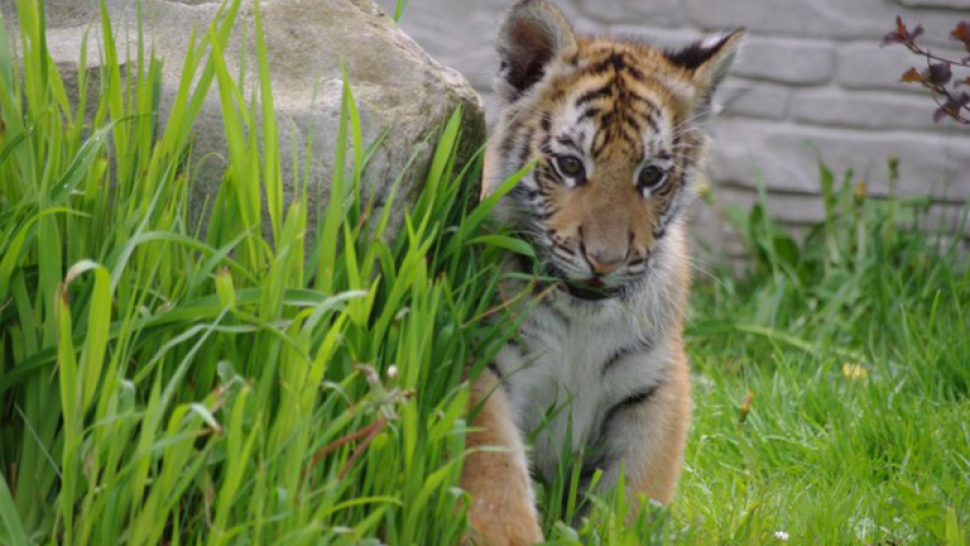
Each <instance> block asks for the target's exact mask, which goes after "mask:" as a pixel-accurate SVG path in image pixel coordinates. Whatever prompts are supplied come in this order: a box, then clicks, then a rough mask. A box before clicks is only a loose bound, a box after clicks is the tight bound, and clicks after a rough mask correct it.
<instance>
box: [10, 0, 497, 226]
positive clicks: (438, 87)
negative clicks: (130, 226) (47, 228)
mask: <svg viewBox="0 0 970 546" xmlns="http://www.w3.org/2000/svg"><path fill="white" fill-rule="evenodd" d="M45 1H46V4H45V7H46V11H47V18H48V24H49V32H48V36H49V39H48V40H49V47H50V51H51V55H52V56H53V58H54V61H55V62H56V63H57V64H58V66H59V67H60V68H61V71H62V74H64V77H65V81H66V82H68V85H70V82H72V81H76V73H77V69H78V67H77V62H78V59H79V51H80V47H81V43H82V38H83V36H84V34H85V32H90V33H91V36H92V37H93V38H94V39H91V40H90V43H89V51H88V63H89V66H90V65H96V64H97V59H99V57H100V53H99V51H100V48H101V45H100V41H101V40H100V18H99V9H98V2H97V1H96V0H45ZM13 4H14V1H13V0H0V8H2V9H3V13H4V14H5V15H6V16H7V18H8V20H10V19H12V18H13V15H14V12H15V9H14V8H13ZM137 4H138V3H137V2H135V1H134V0H108V1H107V6H108V10H109V12H110V14H111V17H112V22H113V25H114V27H115V34H116V41H117V43H118V49H119V52H120V56H121V58H124V51H125V47H126V41H127V43H128V44H131V45H132V46H133V45H134V43H135V40H136V39H137V32H136V28H137V27H136V24H137ZM141 4H142V11H143V13H144V14H145V27H146V31H147V33H148V34H149V37H150V40H151V42H152V47H154V51H155V54H156V56H158V57H159V58H161V59H162V60H163V62H164V68H163V87H162V100H161V109H162V111H161V113H160V118H159V119H160V120H165V119H167V118H168V111H169V108H170V105H171V103H172V101H173V99H174V96H175V93H176V92H177V90H178V83H179V78H180V73H181V70H182V64H181V63H182V59H183V58H184V56H185V53H186V51H187V49H188V46H189V41H190V39H191V35H192V31H193V29H195V30H196V32H197V33H202V32H205V31H206V29H207V28H208V26H209V24H210V23H211V21H212V20H213V19H214V18H215V16H216V14H217V12H218V10H219V7H220V5H221V4H222V1H221V0H142V1H141ZM260 6H261V9H262V14H263V27H264V29H265V39H266V45H267V49H268V57H269V65H270V71H271V73H272V80H273V93H274V101H275V106H276V111H277V116H278V125H279V130H280V149H281V154H282V156H281V160H282V168H283V173H282V174H283V181H284V185H285V188H286V191H287V197H289V196H290V195H292V189H293V188H292V186H293V179H294V177H293V172H292V164H293V161H292V160H291V158H292V155H291V150H292V149H293V148H294V147H295V148H296V149H297V150H298V153H299V154H301V155H302V153H303V150H305V143H306V140H307V138H308V136H309V135H310V134H311V131H312V139H313V151H312V156H311V158H312V163H311V177H310V186H309V187H310V194H311V208H310V210H311V213H312V211H313V210H315V208H316V206H315V205H316V202H315V200H316V199H318V198H322V199H326V198H327V197H328V195H329V191H328V188H329V183H330V178H331V170H332V166H331V162H332V160H333V157H334V150H335V144H336V138H337V128H338V124H339V120H340V101H341V93H342V85H343V76H342V73H341V65H345V66H346V70H347V74H348V77H349V80H350V84H351V87H352V89H353V92H354V97H355V99H356V101H357V105H358V109H359V113H360V117H361V121H362V131H363V137H364V142H365V144H366V143H369V142H371V141H373V140H374V139H376V138H377V137H378V136H379V135H380V134H381V133H382V132H383V131H384V130H385V129H388V128H389V132H388V134H387V136H386V138H385V139H384V141H383V143H382V144H381V147H380V149H379V150H378V152H377V153H376V154H375V155H374V157H373V159H372V162H371V163H370V164H369V165H368V170H367V172H366V174H365V183H366V184H368V185H369V187H370V188H372V189H373V191H375V192H376V194H375V195H376V196H377V198H378V202H380V201H381V196H383V195H385V194H386V192H387V191H388V190H389V188H390V186H391V184H392V183H393V182H394V180H396V179H397V177H398V176H399V174H400V173H401V172H402V171H403V170H404V169H405V165H406V163H407V162H408V160H409V159H410V158H411V157H412V155H414V156H415V161H414V162H413V164H412V166H411V167H410V168H409V169H408V171H407V174H406V176H405V178H404V181H403V187H402V191H401V192H400V193H399V195H405V196H412V195H413V194H414V190H415V189H416V188H418V187H420V184H421V183H422V182H423V180H424V174H425V173H426V170H427V166H428V164H429V163H430V159H431V156H432V153H433V151H434V145H435V139H434V138H433V137H434V135H435V134H436V131H438V130H439V129H440V128H441V127H442V126H443V124H444V122H445V121H447V119H448V117H449V116H450V115H451V114H452V112H453V111H454V109H455V108H456V107H458V106H459V105H460V106H462V107H463V108H464V111H465V116H464V125H465V126H464V128H463V132H464V133H465V134H481V133H482V131H483V127H484V124H483V123H484V122H483V119H482V111H481V105H480V100H479V98H478V96H477V94H476V92H475V91H474V89H473V88H472V87H471V85H470V84H469V83H468V82H467V81H466V80H465V79H464V78H463V77H462V76H461V75H460V74H459V73H458V72H456V71H454V70H452V69H450V68H446V67H444V66H442V65H440V64H438V63H437V62H436V61H434V60H433V59H432V58H431V57H430V56H428V55H427V54H425V53H424V51H423V50H422V49H421V48H420V47H419V46H418V45H417V44H416V43H415V42H414V41H412V40H411V39H410V38H409V37H408V36H407V35H405V34H404V33H403V32H402V31H401V30H400V29H399V28H398V27H397V25H396V24H395V23H394V21H393V20H392V19H391V17H389V16H388V15H387V14H386V13H385V12H384V11H383V10H382V9H381V8H379V7H378V6H377V5H376V4H374V3H373V1H372V0H261V4H260ZM244 40H246V42H247V43H245V44H244V43H243V42H244ZM244 45H245V51H246V52H247V55H248V59H247V61H246V84H247V86H249V87H251V86H252V85H258V82H257V79H256V75H255V71H256V69H257V63H256V59H255V51H256V48H255V26H254V14H253V10H252V1H251V0H244V1H243V4H242V8H241V9H240V13H239V17H238V19H237V22H236V28H235V29H234V30H233V35H232V38H231V39H230V44H229V47H227V49H226V51H225V56H226V60H227V64H228V65H229V70H230V73H232V74H234V75H235V74H238V73H239V64H240V63H239V60H240V58H241V56H242V52H243V46H244ZM132 51H134V49H132ZM92 69H93V68H92ZM249 91H250V90H249V89H247V92H246V94H245V96H246V97H247V98H248V97H250V96H251V95H250V93H249ZM223 133H224V129H223V125H222V116H221V113H220V107H219V102H218V89H217V84H215V83H214V84H213V87H212V88H211V90H210V92H209V98H208V100H207V102H206V104H205V107H204V109H203V111H202V113H201V115H200V118H199V120H198V122H197V123H196V128H195V136H196V144H195V148H194V152H193V153H194V157H195V158H200V159H199V161H200V166H199V169H198V171H197V173H198V174H197V176H196V190H195V192H194V195H193V200H194V203H193V209H194V211H195V212H198V211H199V210H201V209H202V208H203V207H202V204H203V203H204V202H205V201H206V200H207V199H209V200H210V202H211V199H212V198H213V197H214V196H215V194H216V191H217V189H218V184H219V183H220V180H221V176H222V173H223V172H224V169H225V165H226V163H225V160H224V159H223V158H225V157H226V156H227V154H226V152H225V150H226V143H225V138H224V136H223ZM349 157H352V156H349ZM202 158H204V159H202ZM302 163H303V158H302V157H301V158H300V163H299V164H300V165H302ZM403 210H404V206H403V203H401V202H398V203H396V206H395V210H394V211H393V215H392V218H394V219H395V220H400V219H401V218H402V216H403ZM312 221H313V218H312V217H311V222H312ZM396 224H397V222H395V221H392V225H396Z"/></svg>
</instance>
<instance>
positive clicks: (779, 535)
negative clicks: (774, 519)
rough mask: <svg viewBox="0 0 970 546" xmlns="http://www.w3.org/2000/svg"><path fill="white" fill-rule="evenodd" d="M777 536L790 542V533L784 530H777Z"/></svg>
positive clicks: (783, 540)
mask: <svg viewBox="0 0 970 546" xmlns="http://www.w3.org/2000/svg"><path fill="white" fill-rule="evenodd" d="M775 538H777V539H778V540H780V541H782V542H788V533H786V532H784V531H775Z"/></svg>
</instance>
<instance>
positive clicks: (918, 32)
mask: <svg viewBox="0 0 970 546" xmlns="http://www.w3.org/2000/svg"><path fill="white" fill-rule="evenodd" d="M922 35H923V25H916V28H914V29H913V31H912V32H910V33H909V41H911V42H913V41H916V39H917V38H919V37H920V36H922Z"/></svg>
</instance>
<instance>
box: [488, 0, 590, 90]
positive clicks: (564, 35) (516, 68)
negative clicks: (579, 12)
mask: <svg viewBox="0 0 970 546" xmlns="http://www.w3.org/2000/svg"><path fill="white" fill-rule="evenodd" d="M496 47H497V49H498V55H499V59H500V61H501V63H502V64H501V68H500V69H499V87H500V89H499V90H500V91H501V93H502V95H503V98H504V99H505V100H506V101H507V102H509V103H511V102H515V101H516V100H517V99H518V98H519V97H520V96H522V94H523V93H525V92H526V91H528V90H529V89H530V88H531V87H532V86H533V85H535V84H536V83H537V82H538V81H539V80H540V79H542V76H543V75H544V74H545V72H546V68H547V65H548V64H549V62H550V61H551V60H552V59H553V58H554V57H555V56H556V55H558V54H559V53H561V52H564V51H567V50H569V49H574V48H575V47H576V36H575V34H574V33H573V29H572V27H571V26H570V25H569V22H568V21H566V18H565V17H564V16H563V14H562V12H560V11H559V9H557V8H556V7H555V6H553V5H552V4H550V3H548V2H546V1H545V0H522V1H521V2H519V3H517V4H515V6H513V7H512V9H511V10H509V13H508V15H507V16H506V17H505V22H504V23H502V26H501V27H500V28H499V32H498V38H497V40H496Z"/></svg>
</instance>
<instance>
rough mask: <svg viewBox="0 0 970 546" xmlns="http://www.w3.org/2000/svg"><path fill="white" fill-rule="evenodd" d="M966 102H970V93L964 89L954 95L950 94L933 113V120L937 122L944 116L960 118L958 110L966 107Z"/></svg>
mask: <svg viewBox="0 0 970 546" xmlns="http://www.w3.org/2000/svg"><path fill="white" fill-rule="evenodd" d="M968 104H970V93H967V92H965V91H964V92H963V93H960V94H959V95H956V96H953V95H950V96H949V97H947V99H946V102H945V103H943V106H940V108H939V109H938V110H937V111H936V112H935V113H934V114H933V121H934V122H936V123H939V122H940V120H941V119H943V118H944V117H951V118H953V119H960V110H962V109H964V108H966V107H967V105H968Z"/></svg>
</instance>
